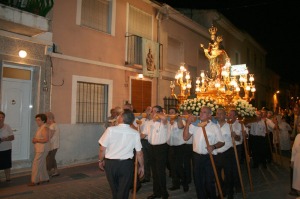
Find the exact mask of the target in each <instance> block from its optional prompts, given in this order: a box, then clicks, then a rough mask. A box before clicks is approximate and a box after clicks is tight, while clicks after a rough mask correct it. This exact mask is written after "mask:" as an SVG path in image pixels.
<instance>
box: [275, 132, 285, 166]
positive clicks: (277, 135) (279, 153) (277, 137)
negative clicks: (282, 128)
mask: <svg viewBox="0 0 300 199" xmlns="http://www.w3.org/2000/svg"><path fill="white" fill-rule="evenodd" d="M275 133H276V135H275V136H276V139H277V141H278V147H277V144H276V143H275V154H277V155H278V156H279V161H280V165H281V166H282V165H283V163H282V158H281V150H280V138H279V130H278V129H276V130H275ZM273 136H274V135H273Z"/></svg>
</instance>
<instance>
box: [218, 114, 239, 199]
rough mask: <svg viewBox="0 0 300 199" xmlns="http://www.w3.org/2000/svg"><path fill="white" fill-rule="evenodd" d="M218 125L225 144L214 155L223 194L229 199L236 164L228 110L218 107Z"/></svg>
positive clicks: (230, 197)
mask: <svg viewBox="0 0 300 199" xmlns="http://www.w3.org/2000/svg"><path fill="white" fill-rule="evenodd" d="M216 119H217V125H218V126H219V127H220V129H221V132H222V136H223V138H224V141H225V145H224V146H222V147H221V148H218V149H217V152H218V154H217V155H215V156H214V159H215V162H216V169H217V173H218V177H219V180H220V185H221V188H222V192H223V196H226V195H228V198H229V199H233V166H234V165H233V164H236V162H234V161H235V157H234V151H233V147H232V146H233V145H232V139H231V132H230V125H229V124H228V123H227V122H226V120H225V119H226V111H225V110H224V109H223V108H218V109H217V112H216ZM222 170H224V180H223V178H222Z"/></svg>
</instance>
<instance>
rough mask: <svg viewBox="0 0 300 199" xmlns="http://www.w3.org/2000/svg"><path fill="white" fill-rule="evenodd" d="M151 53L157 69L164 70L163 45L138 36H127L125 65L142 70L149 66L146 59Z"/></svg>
mask: <svg viewBox="0 0 300 199" xmlns="http://www.w3.org/2000/svg"><path fill="white" fill-rule="evenodd" d="M150 51H151V53H152V54H153V58H154V62H155V63H156V64H155V68H157V69H159V70H162V64H161V63H162V58H163V53H162V52H163V51H162V44H160V43H157V42H154V41H152V40H149V39H146V38H143V37H140V36H137V35H127V36H126V60H125V65H126V66H128V67H132V68H136V69H141V70H142V69H143V66H144V67H146V65H147V63H146V62H147V61H146V59H147V55H148V54H149V53H150ZM147 67H148V66H147Z"/></svg>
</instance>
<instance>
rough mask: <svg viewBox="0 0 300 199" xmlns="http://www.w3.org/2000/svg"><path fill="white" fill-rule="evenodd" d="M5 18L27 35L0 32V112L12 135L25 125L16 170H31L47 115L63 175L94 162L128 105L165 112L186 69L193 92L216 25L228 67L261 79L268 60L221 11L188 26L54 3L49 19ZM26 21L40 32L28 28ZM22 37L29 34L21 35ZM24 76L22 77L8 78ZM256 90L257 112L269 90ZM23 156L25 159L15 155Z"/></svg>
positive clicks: (132, 5) (149, 11)
mask: <svg viewBox="0 0 300 199" xmlns="http://www.w3.org/2000/svg"><path fill="white" fill-rule="evenodd" d="M1 9H2V10H3V11H6V12H5V13H6V14H4V15H0V16H1V21H0V25H1V24H2V23H4V22H5V23H8V22H9V23H12V24H11V25H12V26H13V27H18V26H20V27H23V30H19V31H16V28H12V29H8V28H7V27H8V26H5V28H2V30H0V40H1V43H2V44H3V45H1V46H0V49H1V51H0V61H1V69H2V70H1V71H2V75H1V96H2V97H1V108H2V110H3V111H4V112H6V114H7V115H8V117H7V118H6V122H7V123H8V124H10V125H11V126H12V127H13V128H14V129H16V130H17V131H20V130H19V126H23V127H24V124H26V125H25V127H24V128H25V129H27V131H26V134H25V135H23V134H22V135H18V136H16V140H15V141H14V143H13V145H14V146H13V159H14V164H13V167H14V168H30V166H31V161H32V158H33V145H32V144H31V141H30V140H31V138H32V137H33V136H34V132H35V130H36V125H35V122H34V116H35V115H36V114H37V113H41V112H46V111H52V112H53V113H54V114H55V119H56V122H57V123H58V124H59V127H60V130H61V135H60V136H61V137H60V143H61V146H60V149H59V151H58V153H57V160H58V164H59V166H70V165H75V164H81V163H87V162H92V161H95V160H97V158H98V150H99V145H98V139H99V138H100V136H101V135H102V133H103V132H104V130H105V127H104V124H105V120H106V118H107V117H108V115H109V110H110V109H111V108H112V107H115V106H123V104H125V103H126V102H129V103H132V104H133V107H134V109H135V110H136V111H137V112H142V111H144V110H145V108H146V107H147V106H154V105H157V104H158V105H162V106H163V105H164V100H163V99H164V97H169V96H170V95H171V90H170V81H172V80H174V76H175V74H176V72H177V70H178V69H179V65H180V64H181V63H182V62H184V63H185V66H186V67H187V69H188V70H189V71H190V72H191V79H192V82H195V79H196V77H198V76H199V73H200V71H201V70H208V60H207V59H206V57H205V55H204V53H203V48H201V47H200V44H204V45H207V44H208V43H209V41H210V35H209V32H208V28H210V27H211V25H212V23H213V24H214V26H216V27H217V28H218V34H220V35H223V39H224V42H223V45H224V47H225V49H226V51H227V53H228V55H229V57H230V58H231V62H232V64H243V63H246V64H247V66H248V68H249V71H250V72H251V73H254V74H255V75H256V74H257V73H260V72H261V71H263V70H264V69H262V68H265V51H264V50H263V49H262V48H261V47H260V46H259V44H257V43H256V42H255V41H254V40H253V39H252V38H251V37H250V36H249V35H247V34H245V33H243V32H241V31H240V30H238V29H237V28H236V27H234V26H233V25H232V24H231V23H230V22H229V21H228V20H227V19H226V18H224V17H220V16H221V15H220V14H219V13H217V12H215V11H210V12H206V11H205V12H204V11H202V12H199V13H197V15H195V16H198V19H191V18H189V17H187V16H186V15H184V12H179V11H178V10H175V9H173V8H172V7H170V6H168V5H165V4H164V5H161V4H157V3H155V2H152V1H148V0H143V1H141V0H111V1H102V0H89V1H86V0H76V1H74V0H64V1H55V4H54V6H53V8H52V9H51V11H50V12H49V13H48V14H47V16H45V17H39V16H37V15H35V14H31V13H26V12H24V11H18V10H17V9H14V8H11V7H9V6H5V5H1ZM2 10H0V11H1V12H0V13H4V12H2ZM13 13H18V14H24V13H25V14H26V15H25V16H20V17H19V21H18V20H16V17H12V18H11V17H8V16H9V15H13V16H16V14H13ZM32 17H33V18H34V20H32ZM25 19H27V20H28V21H35V22H36V24H28V23H24V21H26V20H25ZM217 19H218V20H217ZM40 21H41V22H40ZM38 22H40V23H41V24H39V23H38ZM44 26H45V27H44ZM0 27H1V26H0ZM24 27H25V30H26V31H28V30H27V29H29V30H30V31H31V33H30V34H24V31H25V30H24ZM19 50H26V51H27V57H26V58H20V57H19V56H18V52H19ZM20 70H21V75H17V76H12V75H11V74H18V73H17V72H18V71H20ZM139 74H143V77H139V76H138V75H139ZM255 81H256V82H257V84H256V90H257V92H256V94H255V95H256V96H255V97H256V99H257V105H260V102H261V101H262V100H264V97H265V96H264V95H263V94H260V93H261V92H264V91H263V90H261V88H260V85H263V84H264V81H263V79H262V77H260V76H259V75H257V78H256V79H255ZM11 85H13V86H14V87H13V88H11V87H10V86H11ZM25 85H26V87H24V88H23V86H25ZM194 86H195V85H193V87H192V89H191V97H193V96H195V92H194V90H193V89H194ZM15 89H17V90H18V91H17V92H12V94H9V95H8V93H10V91H12V90H15ZM21 91H22V92H21ZM175 92H178V88H175ZM20 93H23V94H22V95H20ZM24 93H25V94H24ZM19 100H21V101H22V102H23V101H24V100H25V104H24V103H23V104H22V103H19ZM26 100H27V101H26ZM17 105H18V106H17ZM16 116H19V117H16ZM15 118H17V119H15ZM24 118H25V119H26V120H25V119H24ZM23 127H22V128H23ZM17 131H15V133H16V134H17ZM22 132H23V130H22ZM18 142H20V143H18ZM21 143H26V144H25V145H24V146H23V145H22V144H21ZM20 147H22V151H25V152H26V153H25V154H21V155H17V151H18V149H19V148H20Z"/></svg>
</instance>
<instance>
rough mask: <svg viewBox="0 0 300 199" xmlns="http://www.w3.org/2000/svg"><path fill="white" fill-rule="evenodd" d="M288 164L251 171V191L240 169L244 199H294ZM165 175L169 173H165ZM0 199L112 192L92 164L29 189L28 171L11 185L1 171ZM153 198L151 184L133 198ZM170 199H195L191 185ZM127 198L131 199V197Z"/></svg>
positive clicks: (15, 175) (66, 198) (16, 174)
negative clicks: (291, 192)
mask: <svg viewBox="0 0 300 199" xmlns="http://www.w3.org/2000/svg"><path fill="white" fill-rule="evenodd" d="M288 164H289V160H288V159H287V158H284V157H283V158H281V159H279V158H277V160H276V161H275V162H273V163H271V164H267V168H256V169H251V176H252V184H253V191H251V188H250V187H251V186H250V183H249V178H248V173H247V167H246V165H245V164H242V165H241V173H242V178H243V184H244V190H245V198H247V199H295V198H296V197H294V196H290V195H288V192H289V190H290V182H289V179H290V178H289V167H288ZM166 172H167V174H168V171H167V170H166ZM0 178H1V182H0V199H2V198H6V199H27V198H28V199H41V198H42V199H53V198H55V199H73V198H74V199H77V198H78V199H79V198H80V199H82V198H84V199H85V198H87V199H93V198H97V199H109V198H112V197H111V191H110V188H109V185H108V182H107V180H106V177H105V173H104V172H101V171H100V170H99V168H98V163H97V162H93V163H89V164H85V165H78V166H74V167H69V168H60V175H59V176H57V177H53V178H51V179H50V182H49V183H43V184H41V185H38V186H34V187H29V186H27V184H28V183H29V182H30V171H23V172H20V171H12V180H11V182H6V181H5V177H4V174H3V171H1V173H0ZM167 187H171V178H170V177H167ZM151 194H152V181H151V182H148V183H144V184H143V186H142V188H141V189H140V190H139V192H138V193H137V194H136V198H137V199H145V198H147V196H149V195H151ZM169 194H170V197H169V198H171V199H196V198H197V197H196V191H195V187H194V184H193V183H192V184H190V190H189V191H188V192H187V193H185V192H183V190H182V187H181V189H180V190H176V191H169ZM129 198H132V195H131V194H130V196H129ZM243 198H244V197H243V194H242V193H239V194H236V195H235V199H243Z"/></svg>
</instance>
